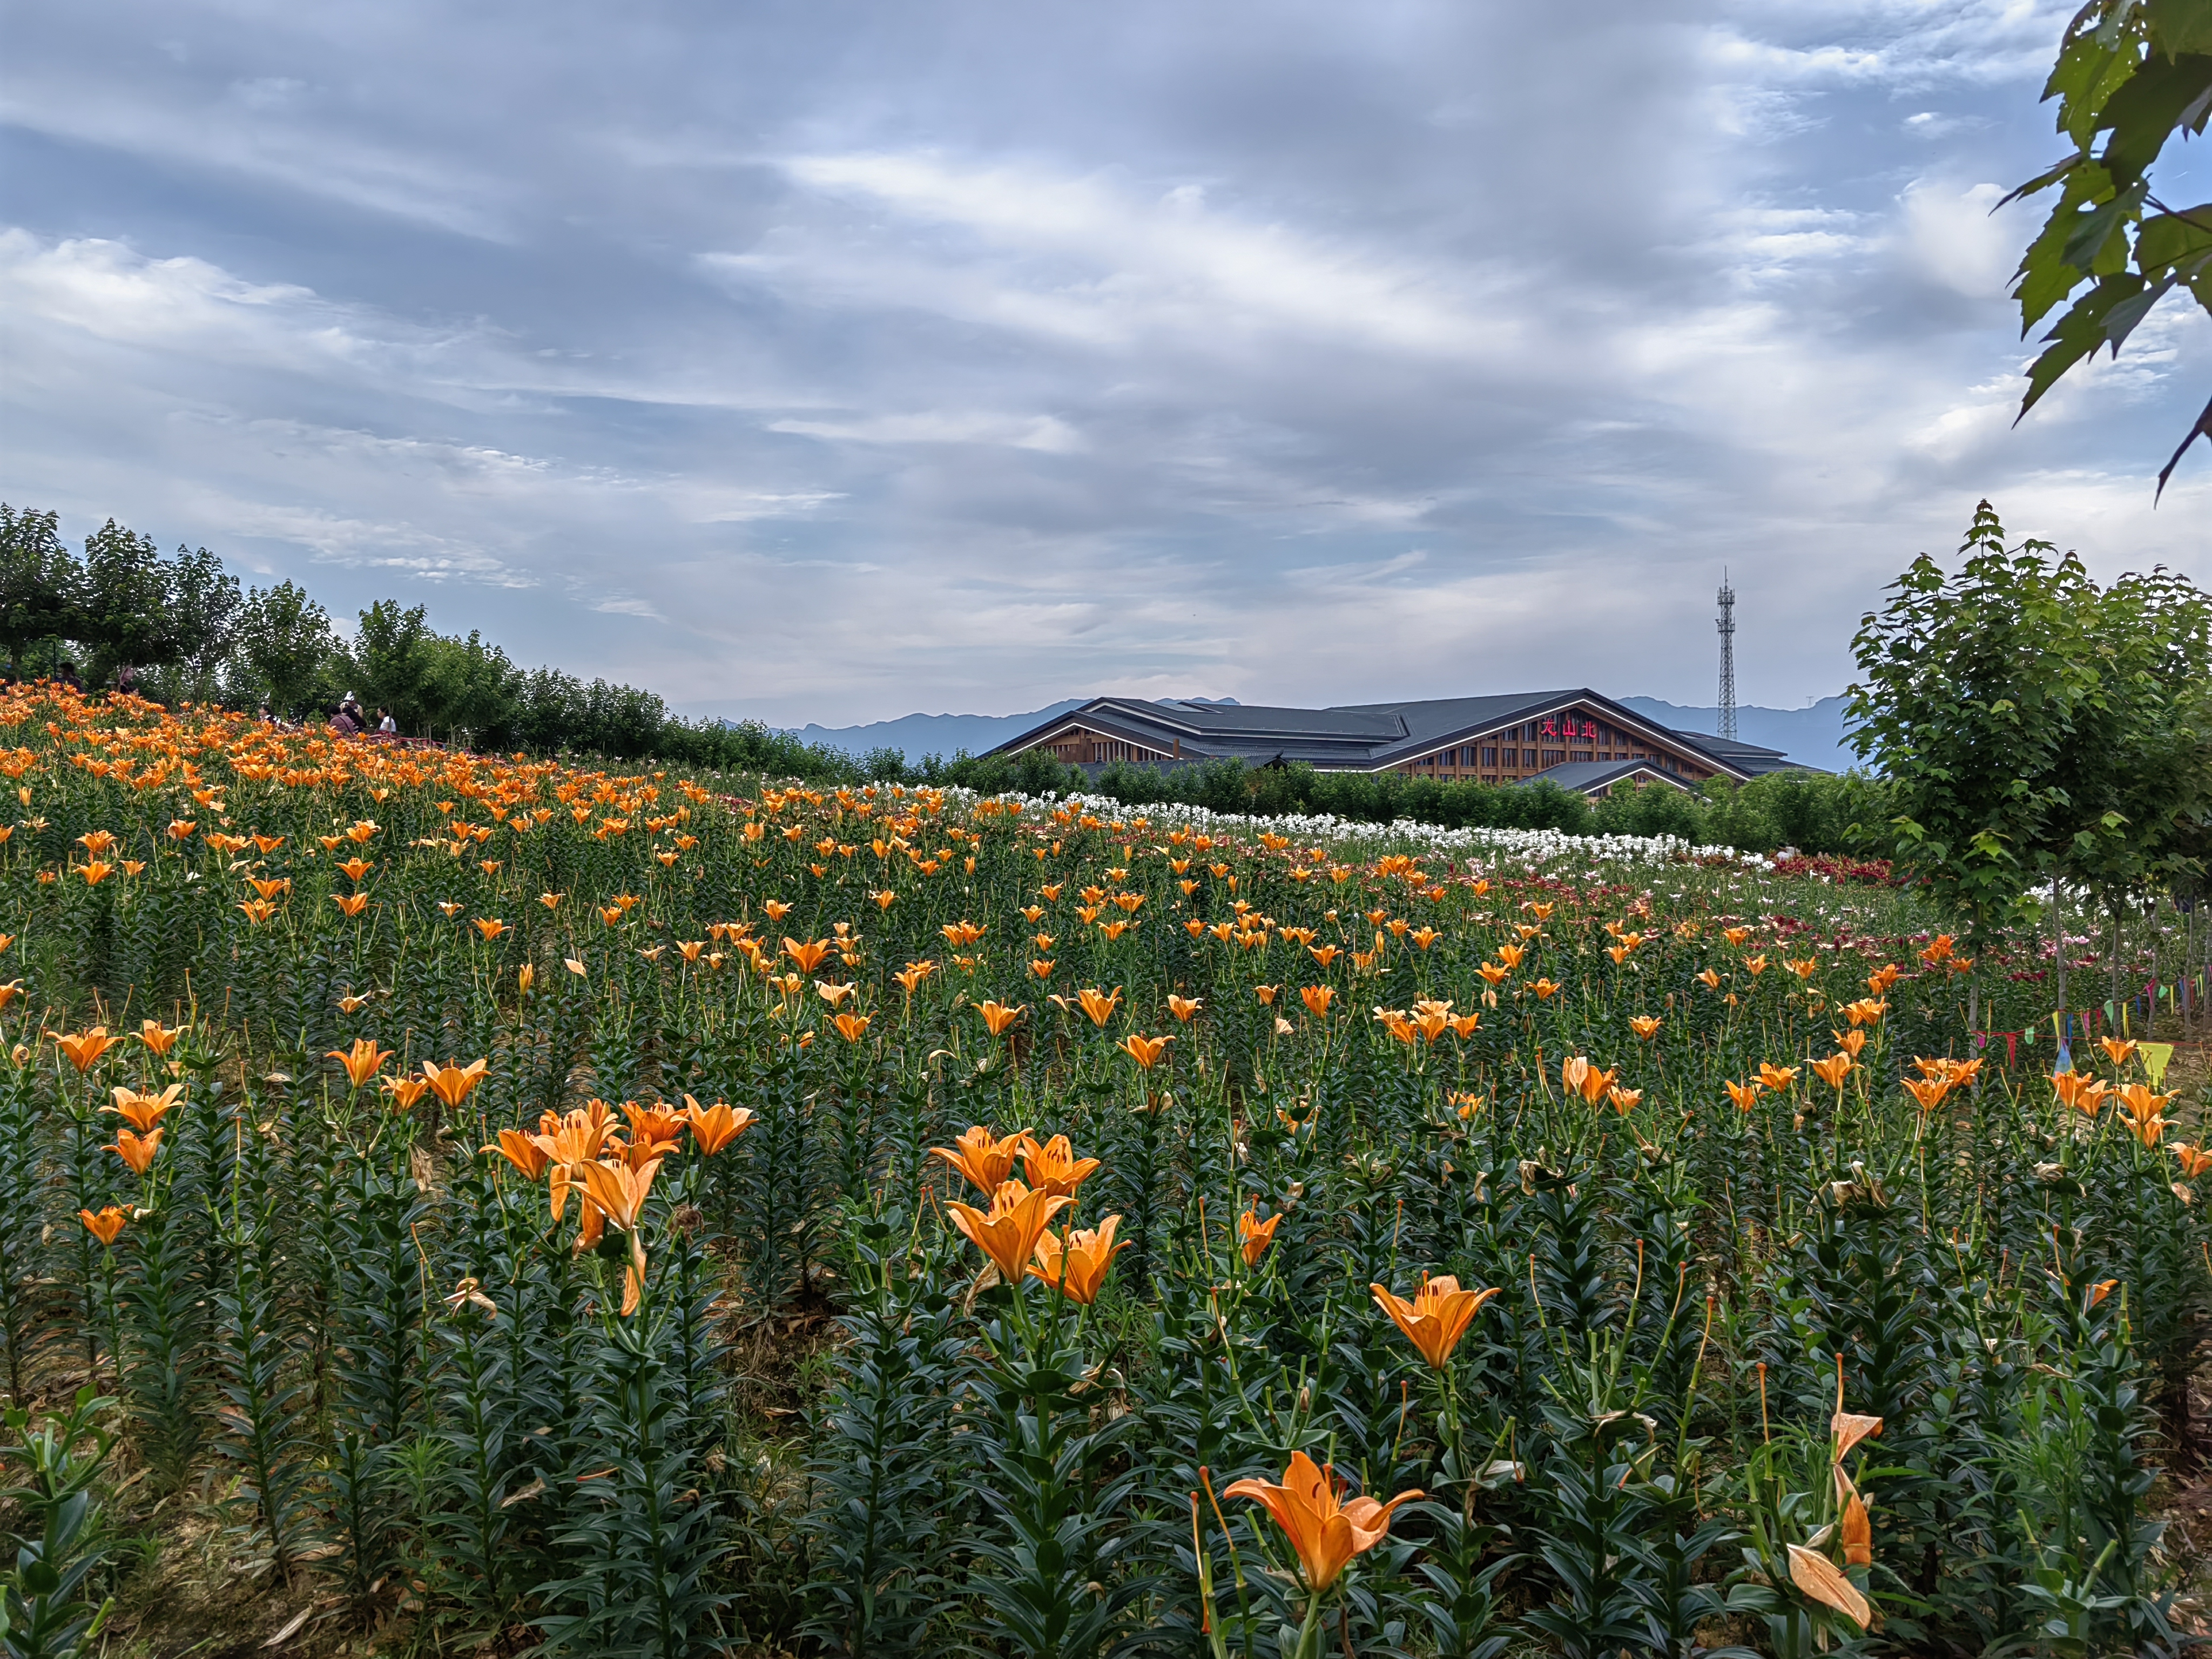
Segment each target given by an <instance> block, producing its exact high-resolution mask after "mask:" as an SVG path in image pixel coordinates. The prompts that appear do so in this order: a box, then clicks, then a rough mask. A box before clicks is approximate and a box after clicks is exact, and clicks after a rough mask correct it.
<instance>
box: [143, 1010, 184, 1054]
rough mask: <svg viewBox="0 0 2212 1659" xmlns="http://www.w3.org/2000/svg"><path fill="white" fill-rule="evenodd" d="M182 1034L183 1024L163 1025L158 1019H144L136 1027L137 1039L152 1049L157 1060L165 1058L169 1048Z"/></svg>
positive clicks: (174, 1045)
mask: <svg viewBox="0 0 2212 1659" xmlns="http://www.w3.org/2000/svg"><path fill="white" fill-rule="evenodd" d="M184 1034H185V1028H184V1027H183V1026H181V1025H164V1024H161V1021H160V1020H158V1019H149V1020H145V1021H143V1022H142V1023H141V1024H140V1025H139V1027H138V1041H139V1042H143V1043H144V1044H145V1045H146V1046H147V1047H148V1048H150V1049H152V1050H153V1051H154V1055H155V1058H156V1059H158V1060H166V1059H167V1058H168V1054H169V1050H170V1049H172V1048H175V1047H176V1046H177V1039H178V1038H179V1037H180V1036H183V1035H184Z"/></svg>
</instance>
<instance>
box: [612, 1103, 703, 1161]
mask: <svg viewBox="0 0 2212 1659" xmlns="http://www.w3.org/2000/svg"><path fill="white" fill-rule="evenodd" d="M622 1109H623V1116H624V1117H627V1118H628V1119H629V1132H630V1135H631V1138H632V1139H635V1141H636V1142H637V1144H638V1145H639V1146H651V1147H653V1148H654V1149H655V1151H656V1152H673V1151H674V1150H675V1149H676V1148H677V1147H678V1146H680V1145H681V1144H682V1143H683V1139H684V1129H685V1128H686V1127H688V1126H689V1124H690V1121H691V1120H690V1114H689V1113H687V1112H685V1111H684V1109H682V1108H680V1107H676V1106H671V1105H669V1104H668V1103H666V1102H665V1101H659V1102H656V1103H654V1104H653V1105H651V1106H641V1105H639V1104H638V1103H636V1102H635V1101H634V1100H625V1101H624V1102H623V1108H622Z"/></svg>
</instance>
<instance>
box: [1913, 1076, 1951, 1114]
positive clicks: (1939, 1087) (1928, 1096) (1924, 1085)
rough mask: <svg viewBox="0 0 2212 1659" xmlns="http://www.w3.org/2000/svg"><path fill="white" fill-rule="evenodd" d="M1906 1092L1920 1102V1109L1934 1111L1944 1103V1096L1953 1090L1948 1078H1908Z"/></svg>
mask: <svg viewBox="0 0 2212 1659" xmlns="http://www.w3.org/2000/svg"><path fill="white" fill-rule="evenodd" d="M1950 1092H1951V1079H1948V1078H1942V1077H1938V1078H1926V1079H1923V1078H1911V1077H1909V1078H1906V1079H1905V1093H1907V1094H1908V1095H1911V1097H1913V1099H1915V1100H1917V1101H1918V1102H1919V1103H1920V1109H1921V1110H1922V1111H1923V1112H1932V1111H1934V1110H1935V1109H1936V1108H1937V1107H1938V1106H1941V1105H1942V1103H1943V1097H1944V1096H1946V1095H1948V1094H1949V1093H1950Z"/></svg>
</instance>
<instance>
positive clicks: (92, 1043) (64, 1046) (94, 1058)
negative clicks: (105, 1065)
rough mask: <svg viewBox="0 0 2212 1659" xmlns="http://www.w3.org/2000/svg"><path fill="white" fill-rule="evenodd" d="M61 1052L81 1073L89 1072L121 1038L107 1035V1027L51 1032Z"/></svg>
mask: <svg viewBox="0 0 2212 1659" xmlns="http://www.w3.org/2000/svg"><path fill="white" fill-rule="evenodd" d="M46 1035H47V1036H50V1037H52V1038H53V1040H54V1042H55V1043H56V1044H57V1045H58V1047H59V1048H60V1049H61V1051H62V1052H63V1053H64V1054H67V1055H68V1056H69V1063H70V1065H72V1066H76V1069H77V1070H78V1071H80V1072H88V1071H90V1070H91V1069H92V1068H93V1067H94V1066H96V1065H98V1064H99V1063H100V1056H101V1055H102V1054H106V1052H107V1051H108V1050H109V1049H110V1048H113V1047H114V1046H115V1045H116V1044H117V1043H118V1042H121V1041H122V1039H121V1038H120V1037H112V1036H108V1035H107V1028H106V1026H105V1025H95V1026H94V1027H93V1028H92V1029H91V1030H88V1031H68V1032H64V1031H49V1032H47V1033H46Z"/></svg>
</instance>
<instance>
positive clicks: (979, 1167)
mask: <svg viewBox="0 0 2212 1659" xmlns="http://www.w3.org/2000/svg"><path fill="white" fill-rule="evenodd" d="M1056 1138H1057V1139H1059V1141H1060V1145H1061V1146H1066V1144H1067V1138H1066V1136H1065V1135H1062V1136H1059V1137H1056ZM1029 1146H1030V1132H1029V1131H1028V1130H1027V1129H1017V1130H1015V1131H1014V1132H1013V1133H1012V1134H1010V1135H1008V1136H1006V1138H1005V1139H999V1138H997V1137H995V1136H994V1135H993V1134H992V1133H991V1132H990V1131H989V1130H988V1129H987V1128H985V1127H983V1126H982V1125H981V1124H980V1123H975V1124H970V1125H969V1127H968V1128H967V1129H966V1130H965V1131H964V1132H963V1133H962V1134H961V1135H960V1136H959V1137H958V1138H957V1139H955V1140H954V1142H953V1143H952V1145H951V1146H933V1147H931V1148H930V1149H929V1155H930V1156H931V1157H932V1158H942V1159H943V1160H944V1161H945V1163H947V1164H951V1166H952V1167H953V1168H954V1169H956V1170H959V1171H960V1173H961V1174H962V1175H963V1176H967V1177H968V1179H969V1181H970V1182H973V1183H975V1188H976V1190H977V1191H979V1192H985V1193H995V1192H997V1191H998V1190H999V1188H1000V1186H1001V1185H1003V1184H1004V1183H1005V1182H1006V1178H1007V1177H1008V1176H1011V1175H1012V1174H1013V1172H1014V1160H1015V1159H1016V1158H1019V1157H1021V1156H1022V1154H1023V1153H1024V1152H1025V1151H1027V1150H1028V1148H1029ZM1069 1190H1070V1191H1071V1192H1072V1191H1073V1190H1074V1189H1073V1188H1069Z"/></svg>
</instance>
